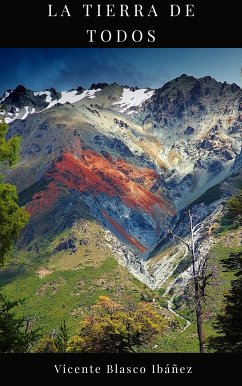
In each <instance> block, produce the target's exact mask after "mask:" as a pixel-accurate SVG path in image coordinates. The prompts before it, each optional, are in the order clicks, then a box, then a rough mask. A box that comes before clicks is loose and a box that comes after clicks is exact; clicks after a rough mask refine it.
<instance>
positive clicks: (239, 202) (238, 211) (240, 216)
mask: <svg viewBox="0 0 242 386" xmlns="http://www.w3.org/2000/svg"><path fill="white" fill-rule="evenodd" d="M227 217H228V219H229V220H231V222H233V223H238V224H239V225H242V193H241V194H240V196H235V197H232V198H231V199H230V200H229V201H228V203H227Z"/></svg>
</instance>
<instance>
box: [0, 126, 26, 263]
mask: <svg viewBox="0 0 242 386" xmlns="http://www.w3.org/2000/svg"><path fill="white" fill-rule="evenodd" d="M7 129H8V126H7V125H6V124H5V123H4V122H2V121H0V166H4V167H7V166H10V167H11V166H13V165H14V164H15V162H16V161H17V160H18V157H19V146H20V138H19V137H16V136H15V137H12V138H11V139H9V140H8V141H7V140H6V139H5V136H6V133H7ZM2 177H3V176H1V178H2ZM17 202H18V196H17V191H16V188H15V186H13V185H10V184H4V183H2V182H0V264H3V262H4V259H5V257H6V255H7V253H8V252H9V251H10V249H11V247H12V245H13V243H14V242H15V241H16V239H17V237H18V235H19V232H20V231H21V229H22V228H23V227H24V225H25V224H26V223H27V221H28V214H27V213H26V212H25V211H24V209H22V208H20V207H19V206H18V204H17Z"/></svg>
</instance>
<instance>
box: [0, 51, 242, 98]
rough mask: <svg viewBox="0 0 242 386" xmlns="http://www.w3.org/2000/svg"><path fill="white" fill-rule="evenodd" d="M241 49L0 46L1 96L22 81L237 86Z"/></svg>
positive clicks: (62, 85) (60, 85) (65, 85)
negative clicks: (196, 81) (182, 80)
mask: <svg viewBox="0 0 242 386" xmlns="http://www.w3.org/2000/svg"><path fill="white" fill-rule="evenodd" d="M240 67H242V49H241V48H217V49H213V48H169V49H168V48H154V49H152V48H115V49H114V48H102V49H96V48H86V49H84V48H75V49H74V48H60V49H53V48H6V49H0V95H2V94H3V92H4V91H5V90H6V89H8V88H10V89H11V88H15V87H16V86H17V85H18V84H23V85H25V86H26V87H27V88H30V89H32V90H44V89H46V88H50V87H54V88H56V89H57V90H59V91H63V90H68V89H71V88H75V87H77V86H83V87H85V88H88V87H89V86H90V85H91V83H98V82H107V83H112V82H116V83H119V84H123V85H130V86H138V87H151V88H158V87H161V86H162V85H163V84H164V83H166V82H167V81H169V80H171V79H173V78H175V77H177V76H180V75H181V74H184V73H185V74H187V75H192V76H195V77H202V76H206V75H210V76H212V77H213V78H215V79H216V80H218V81H221V82H224V81H226V82H228V83H233V82H234V83H237V84H238V85H239V86H242V84H241V83H242V82H241V77H240Z"/></svg>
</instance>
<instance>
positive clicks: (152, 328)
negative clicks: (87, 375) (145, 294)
mask: <svg viewBox="0 0 242 386" xmlns="http://www.w3.org/2000/svg"><path fill="white" fill-rule="evenodd" d="M164 328H165V323H164V319H163V318H162V317H161V316H160V315H159V314H158V313H157V312H156V311H155V309H154V308H153V306H152V305H151V304H148V303H145V302H141V303H139V304H138V305H134V304H133V303H129V304H128V305H127V306H126V307H124V306H122V305H121V304H119V303H116V302H114V301H113V300H111V299H110V298H109V297H107V296H100V298H99V300H98V302H97V303H96V304H95V305H94V306H93V307H92V312H91V314H90V315H88V316H86V317H85V318H84V320H83V321H82V322H81V327H80V331H79V334H78V335H76V336H74V337H72V339H71V340H70V341H69V343H68V351H69V352H108V353H121V352H133V351H136V350H137V349H140V348H143V347H145V346H148V345H149V344H151V343H152V342H153V341H154V339H155V337H157V335H158V334H160V333H161V332H162V331H163V330H164Z"/></svg>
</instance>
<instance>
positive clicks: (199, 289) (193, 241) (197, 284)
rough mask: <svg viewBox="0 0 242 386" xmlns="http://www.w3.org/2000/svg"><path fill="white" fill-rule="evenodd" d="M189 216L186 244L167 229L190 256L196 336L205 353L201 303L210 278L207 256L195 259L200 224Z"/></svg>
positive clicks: (201, 351) (200, 347)
mask: <svg viewBox="0 0 242 386" xmlns="http://www.w3.org/2000/svg"><path fill="white" fill-rule="evenodd" d="M188 216H189V226H190V240H189V242H187V241H186V240H184V239H183V238H182V237H179V236H178V235H176V234H175V233H174V232H173V231H172V230H170V229H168V228H167V230H168V233H171V234H172V236H173V237H174V238H176V239H178V240H179V241H181V242H182V243H183V244H185V245H186V247H187V249H188V252H189V253H190V256H191V263H192V278H193V288H194V308H195V313H196V325H197V336H198V342H199V351H200V353H204V352H205V347H204V337H203V321H202V301H203V300H204V298H205V290H206V286H207V285H208V283H209V279H210V277H211V276H212V273H211V272H208V267H207V262H208V256H205V257H204V258H203V259H202V260H201V261H200V262H199V263H198V259H197V252H196V251H197V248H196V247H197V244H198V237H196V233H197V232H198V231H199V228H201V225H202V224H201V223H198V224H196V225H195V226H194V224H193V215H192V213H191V211H190V210H189V211H188Z"/></svg>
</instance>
